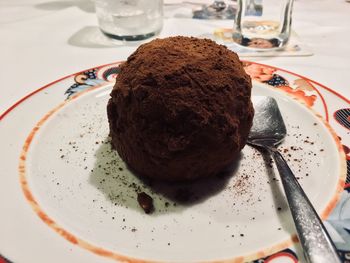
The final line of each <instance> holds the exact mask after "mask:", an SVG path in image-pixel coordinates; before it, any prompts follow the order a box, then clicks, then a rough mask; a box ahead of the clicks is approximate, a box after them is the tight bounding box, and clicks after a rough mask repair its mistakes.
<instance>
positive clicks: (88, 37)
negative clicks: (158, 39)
mask: <svg viewBox="0 0 350 263" xmlns="http://www.w3.org/2000/svg"><path fill="white" fill-rule="evenodd" d="M96 23H97V22H96ZM152 39H154V38H149V39H146V40H143V41H119V40H112V39H110V38H108V37H106V36H105V35H104V34H103V33H102V32H101V30H100V29H99V27H97V26H86V27H84V28H82V29H80V30H79V31H78V32H76V33H75V34H74V35H72V36H71V37H70V38H69V39H68V44H69V45H71V46H76V47H85V48H115V47H119V46H124V47H135V48H136V47H138V46H139V45H140V44H143V43H146V42H148V41H151V40H152Z"/></svg>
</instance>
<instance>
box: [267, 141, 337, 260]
mask: <svg viewBox="0 0 350 263" xmlns="http://www.w3.org/2000/svg"><path fill="white" fill-rule="evenodd" d="M268 150H269V152H270V154H271V155H272V156H273V158H274V160H275V163H276V166H277V169H278V171H279V173H280V177H281V180H282V184H283V187H284V191H285V194H286V196H287V200H288V204H289V208H290V211H291V213H292V216H293V220H294V223H295V226H296V230H297V233H298V237H299V240H300V243H301V246H302V247H303V251H304V255H305V258H306V261H307V262H312V263H330V262H332V263H333V262H334V263H338V262H339V263H340V262H341V260H340V259H339V256H338V252H337V250H336V248H335V246H334V243H333V242H332V240H331V238H330V236H329V234H328V232H327V230H326V228H325V226H324V225H323V224H322V221H321V219H320V218H319V216H318V215H317V213H316V211H315V209H314V208H313V206H312V204H311V203H310V200H309V199H308V198H307V196H306V194H305V192H304V191H303V189H302V188H301V186H300V184H299V183H298V181H297V179H296V178H295V176H294V174H293V172H292V171H291V169H290V168H289V166H288V164H287V162H286V161H285V159H284V158H283V156H282V154H281V153H280V152H279V151H278V150H277V149H276V148H272V147H269V148H268Z"/></svg>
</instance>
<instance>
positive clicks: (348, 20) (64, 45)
mask: <svg viewBox="0 0 350 263" xmlns="http://www.w3.org/2000/svg"><path fill="white" fill-rule="evenodd" d="M171 2H174V1H171ZM190 12H191V10H190V8H188V5H187V7H186V5H171V6H169V5H167V6H166V7H165V20H164V28H163V30H162V32H161V34H160V37H166V36H170V35H187V36H200V35H202V34H206V33H212V32H213V31H214V29H215V28H218V27H231V26H232V23H233V22H232V21H229V20H226V21H208V20H195V19H191V18H190ZM349 14H350V3H348V2H346V1H345V0H309V1H306V0H296V1H295V6H294V14H293V28H294V30H295V31H296V32H297V33H298V35H299V36H300V38H301V40H302V41H303V42H304V43H306V44H308V45H309V47H310V48H311V49H312V51H313V52H314V55H313V56H307V57H260V58H259V57H255V58H253V57H252V58H247V59H249V60H252V61H258V62H261V63H264V64H269V65H273V66H277V67H281V68H284V69H287V70H290V71H293V72H295V73H298V74H301V75H304V76H307V77H308V78H310V79H313V80H316V81H318V82H320V83H322V84H324V85H326V86H328V87H330V88H331V89H333V90H335V91H337V92H339V93H341V94H342V95H343V96H345V97H346V98H350V78H349V70H350V66H349V63H350V45H349V42H348V41H347V40H350V16H349ZM0 35H1V36H2V37H1V49H0V57H1V59H0V65H1V72H0V74H1V83H2V87H1V103H0V112H4V111H5V110H6V109H7V108H9V107H10V106H11V105H12V104H14V103H15V102H16V101H17V100H19V99H20V98H22V97H23V96H25V95H26V94H28V93H29V92H31V91H33V90H35V89H38V88H40V87H41V86H43V85H45V84H47V83H49V82H52V81H54V80H56V79H58V78H60V77H62V76H66V75H69V74H72V73H75V72H78V71H81V70H84V69H87V68H90V67H94V66H97V65H102V64H107V63H111V62H115V61H121V60H125V59H126V58H127V57H128V56H129V55H130V54H131V53H132V52H133V51H134V50H135V49H136V48H137V46H138V45H139V43H130V44H119V45H111V44H110V43H106V41H105V40H104V39H103V37H102V35H101V33H100V32H99V30H98V27H97V19H96V16H95V13H94V8H93V2H92V1H91V0H74V1H68V0H61V1H60V0H56V1H47V2H45V0H16V1H13V0H2V1H0Z"/></svg>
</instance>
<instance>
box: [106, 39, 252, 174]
mask: <svg viewBox="0 0 350 263" xmlns="http://www.w3.org/2000/svg"><path fill="white" fill-rule="evenodd" d="M251 88H252V85H251V80H250V77H249V76H248V75H247V74H246V73H245V71H244V69H243V67H242V63H241V62H240V60H239V59H238V56H237V55H236V54H235V53H234V52H232V51H230V50H228V49H227V48H226V47H224V46H221V45H218V44H216V43H215V42H213V41H211V40H208V39H197V38H193V37H192V38H189V37H169V38H165V39H156V40H153V41H151V42H149V43H147V44H144V45H141V46H140V47H139V48H138V49H137V50H136V51H135V52H134V53H133V54H132V55H131V56H130V57H129V58H128V60H127V61H126V62H125V63H124V64H122V65H121V66H120V74H119V75H118V77H117V80H116V83H115V86H114V88H113V91H112V92H111V98H110V100H109V102H108V106H107V112H108V120H109V126H110V136H111V138H112V144H113V146H114V148H115V149H116V150H117V151H118V153H119V155H120V156H121V158H122V159H123V160H124V161H125V162H126V163H127V164H128V165H129V167H130V168H131V169H132V170H134V171H135V172H136V173H138V174H140V175H143V176H146V177H150V178H156V179H164V180H168V181H178V180H192V179H196V178H201V177H206V176H212V175H215V174H217V173H219V172H220V171H222V170H223V169H225V167H227V166H228V165H230V164H231V163H232V162H234V161H235V160H236V159H237V157H238V155H239V152H240V150H241V149H242V148H243V147H244V145H245V143H246V140H247V137H248V133H249V130H250V128H251V125H252V119H253V115H254V110H253V106H252V103H251V98H250V97H251Z"/></svg>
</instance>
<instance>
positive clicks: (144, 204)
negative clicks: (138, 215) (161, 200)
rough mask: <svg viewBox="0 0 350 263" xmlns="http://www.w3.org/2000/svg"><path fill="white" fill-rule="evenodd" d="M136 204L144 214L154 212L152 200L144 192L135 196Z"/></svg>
mask: <svg viewBox="0 0 350 263" xmlns="http://www.w3.org/2000/svg"><path fill="white" fill-rule="evenodd" d="M137 202H138V203H139V205H140V206H141V208H142V209H143V211H145V213H146V214H150V213H152V212H153V211H154V207H153V198H152V197H151V196H149V195H148V194H146V193H145V192H142V193H138V194H137Z"/></svg>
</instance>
